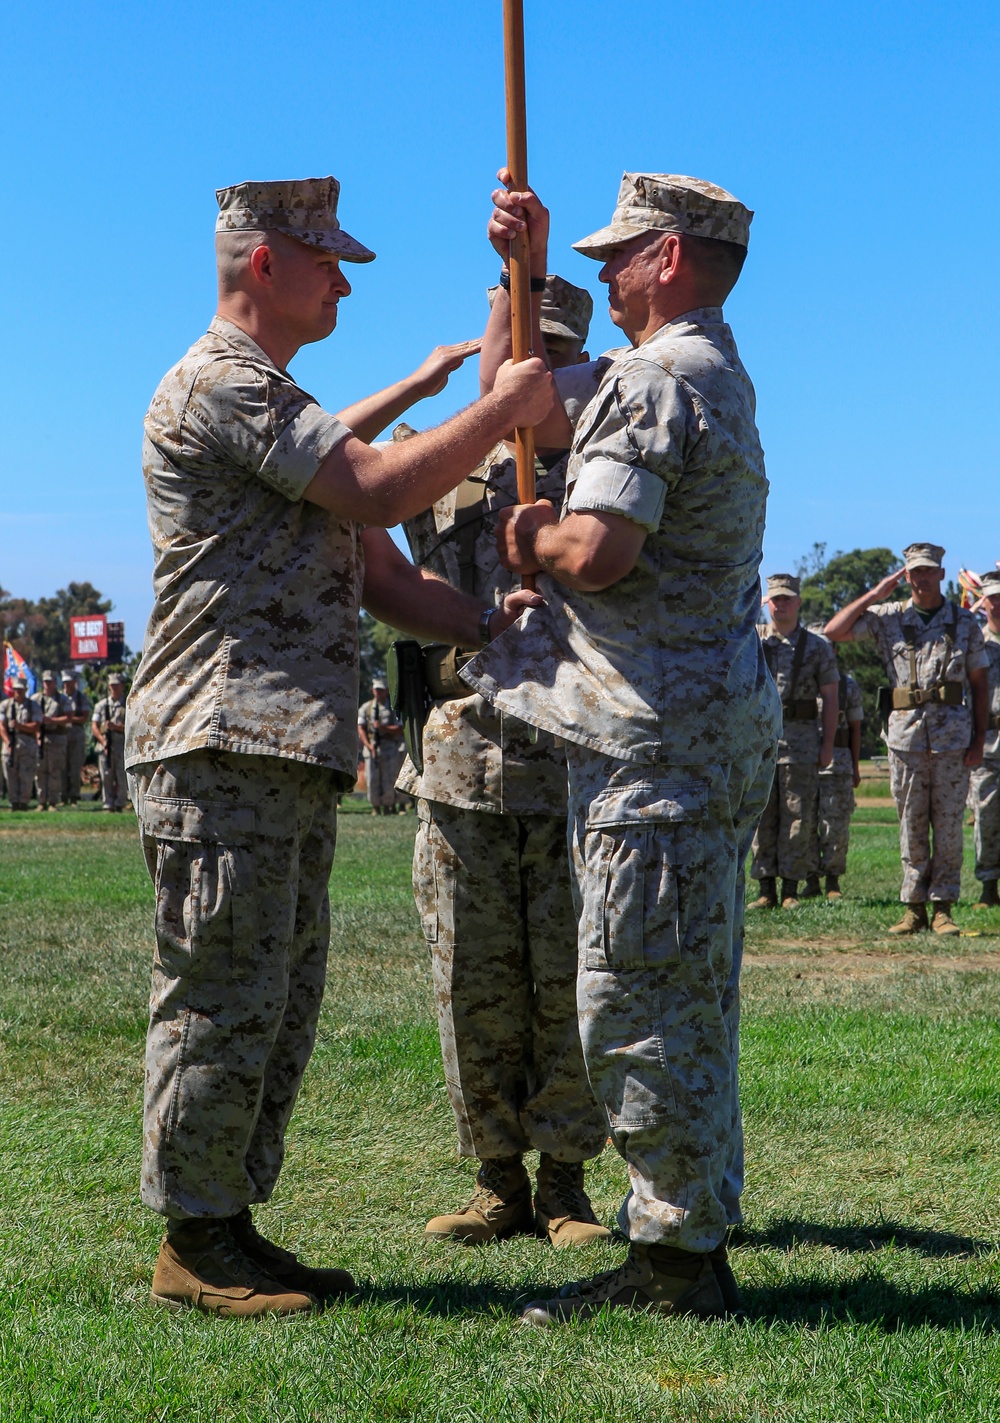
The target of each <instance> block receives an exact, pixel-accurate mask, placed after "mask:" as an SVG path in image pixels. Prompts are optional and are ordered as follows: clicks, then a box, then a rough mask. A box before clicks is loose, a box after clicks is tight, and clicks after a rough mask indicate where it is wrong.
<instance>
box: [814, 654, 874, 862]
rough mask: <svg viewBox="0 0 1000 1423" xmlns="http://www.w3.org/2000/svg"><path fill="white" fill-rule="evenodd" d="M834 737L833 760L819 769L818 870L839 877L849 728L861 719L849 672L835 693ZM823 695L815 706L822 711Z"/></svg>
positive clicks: (845, 830) (846, 814)
mask: <svg viewBox="0 0 1000 1423" xmlns="http://www.w3.org/2000/svg"><path fill="white" fill-rule="evenodd" d="M837 700H838V712H837V740H836V742H835V743H834V747H833V760H832V762H831V763H830V765H829V766H825V767H824V768H823V770H822V771H820V773H819V826H818V834H817V839H818V842H819V870H820V874H823V875H833V876H834V877H838V876H840V875H843V874H846V873H847V849H848V846H849V844H850V840H851V816H852V815H853V814H854V762H853V760H852V759H851V743H850V734H851V733H850V728H851V726H856V725H857V724H858V723H859V722H861V721H863V719H864V710H863V708H862V703H861V688H860V687H859V686H858V684H857V682H855V680H854V678H853V677H852V676H851V674H850V672H841V674H840V687H839V693H838V699H837ZM822 707H823V702H822V698H819V697H817V699H816V709H817V712H818V713H819V714H820V715H822Z"/></svg>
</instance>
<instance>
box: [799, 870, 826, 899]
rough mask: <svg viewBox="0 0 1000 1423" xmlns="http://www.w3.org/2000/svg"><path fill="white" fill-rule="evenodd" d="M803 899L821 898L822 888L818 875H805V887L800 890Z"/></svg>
mask: <svg viewBox="0 0 1000 1423" xmlns="http://www.w3.org/2000/svg"><path fill="white" fill-rule="evenodd" d="M801 897H802V898H803V899H821V898H822V897H823V889H822V887H821V885H820V882H819V875H818V874H816V875H806V887H805V889H804V890H803V891H802V896H801Z"/></svg>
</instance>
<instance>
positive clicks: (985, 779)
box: [972, 628, 1000, 884]
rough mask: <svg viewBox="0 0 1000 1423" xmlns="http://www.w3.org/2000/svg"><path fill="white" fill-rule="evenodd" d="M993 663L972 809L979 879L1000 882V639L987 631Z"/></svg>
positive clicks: (975, 769) (984, 634) (975, 774)
mask: <svg viewBox="0 0 1000 1423" xmlns="http://www.w3.org/2000/svg"><path fill="white" fill-rule="evenodd" d="M983 639H984V642H985V648H986V655H987V657H988V658H989V659H990V669H989V671H990V712H989V715H990V724H989V727H988V729H987V732H986V743H985V748H984V750H983V761H982V765H980V766H976V767H975V768H974V769H973V772H972V808H973V812H974V814H975V817H976V828H975V832H974V834H975V843H976V879H977V880H979V881H980V882H981V883H983V884H985V883H987V881H989V880H997V879H1000V636H998V635H997V634H996V633H995V632H990V630H989V628H984V629H983Z"/></svg>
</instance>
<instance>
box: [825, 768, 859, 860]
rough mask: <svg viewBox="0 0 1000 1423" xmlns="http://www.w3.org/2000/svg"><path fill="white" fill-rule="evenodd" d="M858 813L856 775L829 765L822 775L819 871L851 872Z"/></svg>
mask: <svg viewBox="0 0 1000 1423" xmlns="http://www.w3.org/2000/svg"><path fill="white" fill-rule="evenodd" d="M853 813H854V773H853V771H851V770H849V771H847V772H846V773H845V772H844V771H842V770H839V769H838V768H836V767H835V766H828V767H827V768H826V770H825V771H820V773H819V821H818V826H817V836H818V840H819V871H820V874H824V875H843V874H846V873H847V847H848V845H849V844H850V841H851V816H852V814H853Z"/></svg>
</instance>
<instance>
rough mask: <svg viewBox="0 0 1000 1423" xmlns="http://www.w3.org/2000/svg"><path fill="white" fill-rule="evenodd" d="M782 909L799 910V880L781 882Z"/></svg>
mask: <svg viewBox="0 0 1000 1423" xmlns="http://www.w3.org/2000/svg"><path fill="white" fill-rule="evenodd" d="M781 907H782V909H798V907H799V882H798V880H797V879H783V880H782V881H781Z"/></svg>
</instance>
